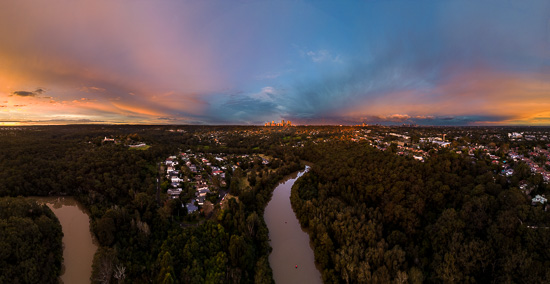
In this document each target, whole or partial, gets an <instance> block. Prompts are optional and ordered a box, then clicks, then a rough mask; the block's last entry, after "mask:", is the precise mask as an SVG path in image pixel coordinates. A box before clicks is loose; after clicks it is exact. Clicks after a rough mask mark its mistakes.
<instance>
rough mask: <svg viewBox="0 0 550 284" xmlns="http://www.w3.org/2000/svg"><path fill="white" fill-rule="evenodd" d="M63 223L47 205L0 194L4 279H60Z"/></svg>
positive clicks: (0, 254) (0, 253)
mask: <svg viewBox="0 0 550 284" xmlns="http://www.w3.org/2000/svg"><path fill="white" fill-rule="evenodd" d="M62 238H63V232H62V231H61V225H60V224H59V221H58V220H57V218H56V217H55V215H54V214H53V212H52V211H51V210H50V209H49V208H48V207H47V206H46V205H38V204H37V203H36V202H34V201H31V200H29V199H25V198H22V197H17V198H12V197H4V198H0V283H58V282H59V280H58V277H59V274H60V272H61V262H62V260H63V248H62Z"/></svg>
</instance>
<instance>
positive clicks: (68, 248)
mask: <svg viewBox="0 0 550 284" xmlns="http://www.w3.org/2000/svg"><path fill="white" fill-rule="evenodd" d="M32 198H33V199H34V200H36V201H37V202H38V203H42V204H46V205H47V206H48V207H49V208H50V209H51V210H52V211H53V213H54V214H55V216H56V217H57V219H59V222H60V223H61V226H62V229H63V247H64V248H63V265H64V269H63V270H64V271H63V272H62V275H61V282H63V283H90V282H91V281H90V276H91V275H92V260H93V257H94V254H95V252H96V250H97V245H96V244H95V243H94V241H93V239H92V235H91V233H90V218H89V217H88V214H87V211H86V210H85V208H84V206H82V205H81V204H80V203H78V201H76V200H75V199H74V198H72V197H32Z"/></svg>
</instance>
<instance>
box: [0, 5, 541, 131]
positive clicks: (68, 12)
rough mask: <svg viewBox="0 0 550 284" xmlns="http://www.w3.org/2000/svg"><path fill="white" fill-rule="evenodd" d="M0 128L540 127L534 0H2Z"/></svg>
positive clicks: (537, 28) (538, 48)
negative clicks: (282, 123) (285, 124)
mask: <svg viewBox="0 0 550 284" xmlns="http://www.w3.org/2000/svg"><path fill="white" fill-rule="evenodd" d="M0 61H3V62H4V63H5V64H3V67H0V124H59V123H61V124H62V123H155V124H156V123H161V124H164V123H170V124H172V123H174V124H263V122H265V121H271V120H281V119H286V120H291V121H294V122H296V123H304V124H318V123H323V124H325V123H329V124H331V123H332V124H342V123H344V124H355V123H383V124H384V123H385V124H400V123H417V124H426V125H518V124H522V125H523V124H525V125H549V124H550V83H549V82H550V2H549V1H523V2H518V1H476V2H474V1H361V2H360V1H346V2H344V1H129V0H128V1H115V2H113V1H79V2H75V1H53V2H47V3H45V2H36V1H28V0H24V1H17V2H16V1H5V2H2V3H0Z"/></svg>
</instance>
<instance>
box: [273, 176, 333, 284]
mask: <svg viewBox="0 0 550 284" xmlns="http://www.w3.org/2000/svg"><path fill="white" fill-rule="evenodd" d="M307 169H308V167H306V169H305V170H304V171H301V172H297V173H294V174H293V175H291V176H289V177H287V178H286V179H285V180H283V182H281V183H280V184H279V186H277V187H276V188H275V190H274V191H273V197H272V198H271V201H269V204H268V205H267V207H266V208H265V213H264V219H265V222H266V223H267V227H268V228H269V238H270V244H271V247H272V248H273V251H272V252H271V254H270V255H269V264H270V265H271V268H272V269H273V278H274V279H275V283H300V284H301V283H323V282H322V280H321V273H320V272H319V270H318V269H317V267H316V266H315V259H314V256H313V250H312V249H311V246H310V243H309V235H308V234H307V233H306V232H305V231H303V230H302V228H301V227H300V223H299V222H298V219H297V218H296V215H295V214H294V211H293V210H292V206H291V205H290V190H291V188H292V185H293V184H294V182H295V181H296V180H297V179H298V178H299V177H300V176H301V175H302V174H303V173H304V172H305V171H307Z"/></svg>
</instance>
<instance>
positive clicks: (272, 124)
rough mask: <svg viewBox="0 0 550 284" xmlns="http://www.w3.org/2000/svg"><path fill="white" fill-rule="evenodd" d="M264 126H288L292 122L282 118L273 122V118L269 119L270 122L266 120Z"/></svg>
mask: <svg viewBox="0 0 550 284" xmlns="http://www.w3.org/2000/svg"><path fill="white" fill-rule="evenodd" d="M264 126H283V127H289V126H292V123H291V122H290V121H289V120H287V121H285V120H284V119H283V120H281V122H280V123H278V122H275V120H273V121H271V122H266V123H265V124H264Z"/></svg>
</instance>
